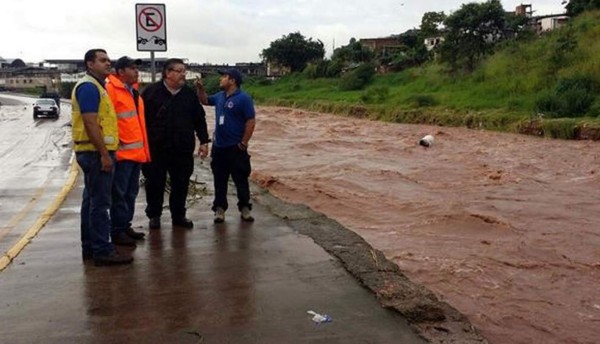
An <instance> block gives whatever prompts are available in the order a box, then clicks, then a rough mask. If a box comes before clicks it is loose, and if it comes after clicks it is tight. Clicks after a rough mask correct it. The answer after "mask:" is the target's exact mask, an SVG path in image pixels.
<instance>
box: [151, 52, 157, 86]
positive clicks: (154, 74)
mask: <svg viewBox="0 0 600 344" xmlns="http://www.w3.org/2000/svg"><path fill="white" fill-rule="evenodd" d="M150 73H151V74H152V83H154V82H156V66H155V65H154V51H151V52H150Z"/></svg>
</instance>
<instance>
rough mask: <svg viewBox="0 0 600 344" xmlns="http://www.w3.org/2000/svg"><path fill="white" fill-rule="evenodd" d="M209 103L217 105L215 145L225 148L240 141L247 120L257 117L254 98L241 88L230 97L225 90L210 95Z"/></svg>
mask: <svg viewBox="0 0 600 344" xmlns="http://www.w3.org/2000/svg"><path fill="white" fill-rule="evenodd" d="M208 104H209V105H213V106H214V107H215V133H214V135H213V139H214V140H213V146H214V147H217V148H225V147H231V146H235V145H237V144H238V143H240V142H241V141H242V137H243V136H244V130H245V129H246V121H248V120H250V119H253V118H254V117H255V112H254V103H253V102H252V98H250V96H249V95H248V94H247V93H245V92H242V91H241V90H240V89H238V90H236V91H235V92H234V93H233V94H232V95H230V96H229V97H228V96H227V94H226V93H225V91H221V92H219V93H215V94H213V95H212V96H210V97H208Z"/></svg>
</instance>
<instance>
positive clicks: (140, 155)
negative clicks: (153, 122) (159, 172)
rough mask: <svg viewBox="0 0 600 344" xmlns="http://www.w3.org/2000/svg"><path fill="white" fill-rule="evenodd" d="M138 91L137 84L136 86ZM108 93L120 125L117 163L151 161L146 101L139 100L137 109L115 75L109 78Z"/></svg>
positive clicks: (127, 90)
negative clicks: (145, 109) (145, 113)
mask: <svg viewBox="0 0 600 344" xmlns="http://www.w3.org/2000/svg"><path fill="white" fill-rule="evenodd" d="M134 88H135V89H136V90H137V84H135V85H134ZM106 92H107V93H108V96H109V97H110V99H111V100H112V102H113V104H114V106H115V112H116V113H117V119H118V125H119V148H118V149H117V161H121V160H130V161H136V162H140V163H144V162H149V161H150V149H149V147H148V136H147V134H146V119H145V117H144V101H143V99H142V97H141V96H139V98H138V106H137V109H136V107H135V101H134V99H133V95H132V94H131V92H129V89H127V87H126V86H125V85H124V84H123V82H122V81H121V80H119V78H117V77H116V76H115V75H112V74H111V75H109V76H108V82H107V83H106Z"/></svg>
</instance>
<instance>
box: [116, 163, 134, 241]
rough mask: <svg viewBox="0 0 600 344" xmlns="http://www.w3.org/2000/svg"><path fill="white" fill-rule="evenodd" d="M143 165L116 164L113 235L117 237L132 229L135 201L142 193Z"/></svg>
mask: <svg viewBox="0 0 600 344" xmlns="http://www.w3.org/2000/svg"><path fill="white" fill-rule="evenodd" d="M141 168H142V164H140V163H139V162H135V161H129V160H122V161H117V163H116V164H115V176H114V179H113V189H112V207H111V208H110V219H111V221H112V233H111V234H112V235H113V236H115V235H117V234H119V233H120V232H124V231H125V230H127V228H129V227H131V221H132V220H133V215H134V213H135V199H136V198H137V195H138V193H139V191H140V170H141Z"/></svg>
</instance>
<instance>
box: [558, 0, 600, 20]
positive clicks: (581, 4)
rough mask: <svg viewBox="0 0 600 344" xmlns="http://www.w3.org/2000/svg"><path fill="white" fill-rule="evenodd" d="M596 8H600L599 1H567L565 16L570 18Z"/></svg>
mask: <svg viewBox="0 0 600 344" xmlns="http://www.w3.org/2000/svg"><path fill="white" fill-rule="evenodd" d="M598 8H600V0H569V3H568V4H567V6H565V9H566V10H567V15H568V16H571V17H575V16H578V15H580V14H581V13H583V12H585V11H590V10H594V9H598Z"/></svg>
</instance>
